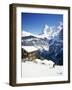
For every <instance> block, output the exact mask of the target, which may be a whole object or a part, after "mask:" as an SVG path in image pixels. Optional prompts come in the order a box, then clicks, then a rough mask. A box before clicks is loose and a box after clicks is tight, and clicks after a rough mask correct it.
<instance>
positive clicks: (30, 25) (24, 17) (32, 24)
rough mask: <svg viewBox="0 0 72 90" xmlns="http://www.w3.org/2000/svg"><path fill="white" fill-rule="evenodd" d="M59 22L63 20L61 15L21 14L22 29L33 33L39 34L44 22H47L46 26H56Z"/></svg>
mask: <svg viewBox="0 0 72 90" xmlns="http://www.w3.org/2000/svg"><path fill="white" fill-rule="evenodd" d="M59 22H63V15H60V14H38V13H37V14H36V13H22V14H21V25H22V26H21V27H22V30H25V31H27V32H31V33H34V34H40V33H41V32H42V30H43V28H44V25H45V24H47V25H48V26H56V25H57V24H58V23H59Z"/></svg>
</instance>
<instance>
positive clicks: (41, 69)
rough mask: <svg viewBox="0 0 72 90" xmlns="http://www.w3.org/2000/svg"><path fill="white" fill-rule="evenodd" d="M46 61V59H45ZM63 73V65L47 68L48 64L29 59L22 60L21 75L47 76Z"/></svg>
mask: <svg viewBox="0 0 72 90" xmlns="http://www.w3.org/2000/svg"><path fill="white" fill-rule="evenodd" d="M46 62H47V61H46ZM60 75H63V66H55V68H49V67H48V65H43V64H41V61H39V63H37V64H36V63H34V62H30V61H26V62H22V77H24V78H25V77H48V76H50V77H51V76H60Z"/></svg>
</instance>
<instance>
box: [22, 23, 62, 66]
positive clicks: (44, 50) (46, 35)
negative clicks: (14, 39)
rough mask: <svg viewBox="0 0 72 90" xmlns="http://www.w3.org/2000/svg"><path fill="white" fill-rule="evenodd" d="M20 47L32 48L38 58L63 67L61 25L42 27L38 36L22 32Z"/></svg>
mask: <svg viewBox="0 0 72 90" xmlns="http://www.w3.org/2000/svg"><path fill="white" fill-rule="evenodd" d="M22 45H24V46H34V47H36V48H37V49H38V50H39V51H38V57H39V58H41V59H43V58H45V59H48V60H53V61H54V62H55V63H56V64H59V65H63V24H62V22H60V23H59V25H58V26H55V27H54V26H52V27H49V26H48V25H47V24H45V25H44V29H43V31H42V32H41V33H40V34H39V35H34V34H33V33H30V32H26V31H24V30H23V31H22Z"/></svg>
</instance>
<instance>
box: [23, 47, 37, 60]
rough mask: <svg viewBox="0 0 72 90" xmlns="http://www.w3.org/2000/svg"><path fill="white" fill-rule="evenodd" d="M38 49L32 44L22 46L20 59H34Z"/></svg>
mask: <svg viewBox="0 0 72 90" xmlns="http://www.w3.org/2000/svg"><path fill="white" fill-rule="evenodd" d="M37 51H38V49H37V48H36V47H34V46H22V59H23V60H24V61H26V60H28V61H29V60H30V61H32V60H35V59H36V58H37Z"/></svg>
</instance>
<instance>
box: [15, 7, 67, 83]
mask: <svg viewBox="0 0 72 90" xmlns="http://www.w3.org/2000/svg"><path fill="white" fill-rule="evenodd" d="M22 12H25V13H42V14H63V67H64V70H63V72H64V75H63V76H56V77H55V76H54V77H44V78H43V77H41V78H40V77H39V78H22V77H21V13H22ZM16 20H17V21H16V22H17V25H16V29H17V32H16V39H17V42H16V45H17V46H16V58H17V59H16V83H30V82H51V81H52V82H53V81H67V80H68V10H63V9H50V8H49V9H48V8H47V9H46V8H45V9H44V8H31V7H29V8H28V7H24V8H23V7H17V8H16Z"/></svg>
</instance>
